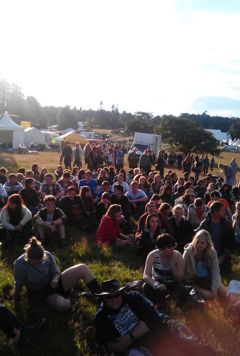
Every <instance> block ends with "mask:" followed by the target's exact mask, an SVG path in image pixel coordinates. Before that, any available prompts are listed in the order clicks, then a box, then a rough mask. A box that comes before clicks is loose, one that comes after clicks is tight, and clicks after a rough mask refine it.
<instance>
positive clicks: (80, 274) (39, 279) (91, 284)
mask: <svg viewBox="0 0 240 356" xmlns="http://www.w3.org/2000/svg"><path fill="white" fill-rule="evenodd" d="M80 280H83V281H84V282H85V283H86V285H87V287H88V289H89V290H90V291H91V292H92V293H97V292H99V291H100V287H99V284H98V282H97V280H96V279H95V277H94V276H93V274H92V273H91V271H90V270H89V268H88V267H87V266H86V265H84V264H78V265H75V266H72V267H70V268H68V269H66V270H65V271H63V272H62V273H61V272H60V271H59V269H58V267H57V264H56V262H55V260H54V257H53V255H52V254H51V253H50V252H48V251H46V250H45V249H44V248H43V246H42V244H41V242H40V241H38V240H37V238H36V237H32V238H31V239H30V241H29V243H28V244H27V245H26V246H25V247H24V253H23V254H22V255H21V256H20V257H18V259H17V260H16V261H15V262H14V301H15V303H18V302H19V300H20V296H21V290H22V288H23V287H25V288H26V289H27V294H28V298H29V302H30V303H31V302H32V303H33V305H35V303H38V302H39V303H40V304H41V303H42V302H46V303H47V304H48V305H49V306H50V307H52V308H54V309H56V310H58V311H64V310H69V309H70V308H71V300H70V295H71V290H73V289H74V288H75V287H76V286H77V284H78V282H79V281H80Z"/></svg>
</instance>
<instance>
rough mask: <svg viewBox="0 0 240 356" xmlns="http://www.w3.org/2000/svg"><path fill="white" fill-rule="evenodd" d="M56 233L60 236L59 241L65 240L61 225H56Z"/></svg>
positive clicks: (63, 228) (63, 229)
mask: <svg viewBox="0 0 240 356" xmlns="http://www.w3.org/2000/svg"><path fill="white" fill-rule="evenodd" d="M58 233H59V236H60V240H65V238H66V236H65V227H64V225H63V224H61V225H58Z"/></svg>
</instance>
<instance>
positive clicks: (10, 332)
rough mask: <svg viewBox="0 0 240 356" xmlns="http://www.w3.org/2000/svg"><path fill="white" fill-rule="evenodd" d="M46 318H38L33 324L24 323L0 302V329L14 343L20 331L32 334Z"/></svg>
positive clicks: (19, 335) (35, 332) (36, 331)
mask: <svg viewBox="0 0 240 356" xmlns="http://www.w3.org/2000/svg"><path fill="white" fill-rule="evenodd" d="M45 321H46V319H44V318H43V319H40V320H39V321H38V322H36V323H35V324H30V325H28V324H26V323H24V322H23V321H22V320H21V319H19V318H18V317H17V316H16V315H15V314H13V313H12V312H11V311H10V310H9V309H8V308H6V307H5V306H4V305H2V304H0V330H2V331H3V332H4V333H5V334H6V335H7V336H8V337H9V338H11V339H12V340H13V342H14V343H16V342H18V340H19V338H20V337H21V335H22V333H26V334H28V335H29V336H34V335H36V334H37V333H38V331H39V330H40V329H41V327H42V326H43V324H44V323H45Z"/></svg>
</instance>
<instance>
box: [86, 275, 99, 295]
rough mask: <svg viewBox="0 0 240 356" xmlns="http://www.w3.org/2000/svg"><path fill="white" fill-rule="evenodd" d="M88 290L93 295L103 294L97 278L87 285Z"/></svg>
mask: <svg viewBox="0 0 240 356" xmlns="http://www.w3.org/2000/svg"><path fill="white" fill-rule="evenodd" d="M87 287H88V289H89V290H90V292H91V293H93V294H95V293H101V287H100V285H99V283H98V281H97V280H96V278H94V279H92V280H91V282H89V283H88V284H87Z"/></svg>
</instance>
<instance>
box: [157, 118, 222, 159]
mask: <svg viewBox="0 0 240 356" xmlns="http://www.w3.org/2000/svg"><path fill="white" fill-rule="evenodd" d="M156 132H157V133H159V134H161V135H162V138H163V141H164V142H166V143H168V144H170V145H171V146H173V148H175V149H176V150H180V151H182V152H185V153H188V152H198V153H204V152H206V153H210V154H218V153H219V150H218V147H217V145H218V142H217V140H216V139H215V138H214V137H213V135H212V134H211V133H210V132H208V131H206V130H204V129H203V128H202V127H200V126H199V125H197V124H196V123H194V122H192V121H191V120H182V119H178V118H175V119H174V118H171V119H169V118H163V119H162V120H161V123H160V125H159V126H158V128H157V129H156Z"/></svg>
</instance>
